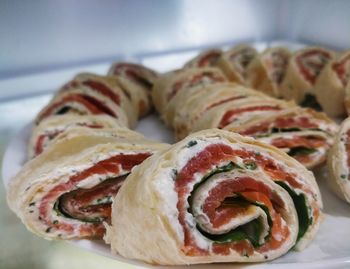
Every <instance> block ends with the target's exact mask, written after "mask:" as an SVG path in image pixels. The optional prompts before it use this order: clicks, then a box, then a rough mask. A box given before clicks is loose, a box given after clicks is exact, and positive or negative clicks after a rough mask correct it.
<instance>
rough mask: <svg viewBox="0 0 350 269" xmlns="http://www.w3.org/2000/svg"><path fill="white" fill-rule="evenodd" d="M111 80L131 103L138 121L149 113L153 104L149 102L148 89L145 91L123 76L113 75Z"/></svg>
mask: <svg viewBox="0 0 350 269" xmlns="http://www.w3.org/2000/svg"><path fill="white" fill-rule="evenodd" d="M113 78H114V79H115V80H116V83H117V84H118V86H119V87H120V89H121V90H122V91H123V92H124V94H125V95H126V96H127V98H128V99H129V100H130V102H131V103H132V105H133V107H134V109H135V111H136V115H137V117H138V118H139V119H140V118H142V117H144V116H146V115H148V114H149V113H150V112H151V110H152V106H153V104H152V100H151V91H150V90H149V89H147V91H146V90H145V89H144V88H143V87H142V86H140V85H139V84H138V83H137V82H135V81H133V80H130V79H127V78H125V77H123V76H118V75H114V76H113Z"/></svg>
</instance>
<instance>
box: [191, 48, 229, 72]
mask: <svg viewBox="0 0 350 269" xmlns="http://www.w3.org/2000/svg"><path fill="white" fill-rule="evenodd" d="M222 53H223V52H222V50H220V49H209V50H206V51H203V52H202V53H200V54H199V55H198V56H196V57H195V58H194V59H192V60H190V61H188V62H187V63H186V64H185V65H184V68H196V67H197V68H198V67H215V66H216V65H217V63H218V60H219V59H220V57H221V55H222Z"/></svg>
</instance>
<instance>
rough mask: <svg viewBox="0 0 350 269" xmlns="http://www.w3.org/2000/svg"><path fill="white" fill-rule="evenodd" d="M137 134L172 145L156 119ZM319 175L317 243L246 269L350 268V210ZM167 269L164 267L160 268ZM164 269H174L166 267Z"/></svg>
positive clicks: (12, 151) (103, 248) (17, 160)
mask: <svg viewBox="0 0 350 269" xmlns="http://www.w3.org/2000/svg"><path fill="white" fill-rule="evenodd" d="M30 131H31V126H30V124H28V125H27V126H25V127H24V128H23V129H22V130H21V131H20V132H18V134H17V135H16V136H15V137H14V138H13V139H12V141H11V142H10V143H9V145H8V147H7V149H6V152H5V155H4V159H3V167H2V173H3V180H4V183H5V186H6V185H7V184H8V182H9V181H10V180H11V178H12V177H13V176H14V175H15V174H16V173H17V172H18V171H19V170H20V168H21V167H22V165H23V163H24V161H25V159H26V152H27V151H26V149H27V141H28V138H29V135H30ZM137 131H139V132H141V133H143V134H144V135H145V136H146V137H148V138H150V139H154V140H159V141H164V142H172V132H171V131H170V130H169V129H167V128H166V127H165V126H164V125H163V124H162V123H161V122H160V121H159V119H158V118H157V117H156V116H155V115H152V116H149V117H147V118H146V119H143V120H142V121H141V122H140V123H139V126H138V128H137ZM324 170H325V169H323V170H320V171H317V173H316V177H317V180H318V182H319V185H320V188H321V192H322V197H323V202H324V212H325V220H324V222H323V223H322V225H321V229H320V231H319V232H318V233H317V236H316V238H315V240H314V241H313V242H312V243H311V245H310V246H309V247H308V248H307V249H306V250H304V251H302V252H294V251H290V252H289V253H288V254H287V255H285V256H283V257H281V258H279V259H277V260H275V261H272V262H269V263H264V264H254V265H247V266H244V267H245V268H259V269H263V268H280V267H281V266H283V268H299V267H301V268H349V267H350V228H349V227H350V206H349V205H348V204H346V203H344V202H343V201H341V200H340V199H338V198H337V197H336V196H335V195H333V193H331V192H330V191H329V190H328V188H327V186H326V184H325V180H324V179H325V176H327V175H326V172H325V171H324ZM72 243H73V244H75V245H78V246H79V247H82V248H84V249H88V250H90V251H94V252H97V253H99V254H101V255H104V256H108V257H111V258H113V259H116V260H118V261H121V262H124V263H128V264H133V265H138V266H141V267H152V268H154V266H149V265H146V264H143V263H140V262H136V261H130V260H126V259H124V258H122V257H120V256H112V255H111V254H110V251H109V247H108V245H106V244H104V243H103V242H102V241H90V240H74V241H72ZM195 267H196V268H200V269H205V268H227V267H229V268H237V267H239V268H241V267H242V265H241V264H240V265H231V264H230V265H228V264H224V265H223V264H221V265H220V264H218V265H212V264H211V265H197V266H195ZM158 268H163V267H158ZM164 268H168V269H169V268H170V267H169V266H168V267H164ZM175 268H178V269H181V268H187V269H188V267H187V266H184V267H181V266H177V267H175Z"/></svg>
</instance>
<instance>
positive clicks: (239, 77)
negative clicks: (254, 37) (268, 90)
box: [218, 44, 258, 85]
mask: <svg viewBox="0 0 350 269" xmlns="http://www.w3.org/2000/svg"><path fill="white" fill-rule="evenodd" d="M257 55H258V52H257V51H256V49H254V48H253V47H251V46H248V45H245V44H240V45H237V46H235V47H233V48H231V49H229V50H228V51H225V52H224V53H223V54H222V56H221V57H220V59H219V61H218V67H219V68H220V69H221V70H222V71H223V72H224V73H225V75H226V76H227V77H228V79H229V80H230V81H232V82H237V83H239V84H242V85H245V84H246V77H247V67H248V66H249V64H250V63H251V61H252V60H253V59H254V58H255V57H257Z"/></svg>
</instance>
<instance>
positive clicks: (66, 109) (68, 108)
mask: <svg viewBox="0 0 350 269" xmlns="http://www.w3.org/2000/svg"><path fill="white" fill-rule="evenodd" d="M70 109H71V108H70V107H69V106H64V107H62V108H61V109H60V110H58V111H57V112H56V115H63V114H66V113H67V112H68V111H69V110H70Z"/></svg>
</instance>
